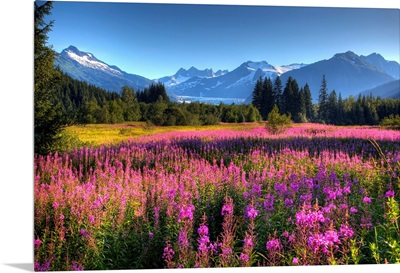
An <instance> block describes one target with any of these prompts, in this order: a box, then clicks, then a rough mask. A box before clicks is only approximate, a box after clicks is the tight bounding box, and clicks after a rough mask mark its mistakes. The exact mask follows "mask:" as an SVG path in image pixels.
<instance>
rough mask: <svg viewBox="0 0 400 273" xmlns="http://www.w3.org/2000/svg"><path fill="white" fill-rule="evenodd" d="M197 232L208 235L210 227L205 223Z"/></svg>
mask: <svg viewBox="0 0 400 273" xmlns="http://www.w3.org/2000/svg"><path fill="white" fill-rule="evenodd" d="M197 233H198V234H199V235H200V236H205V235H208V227H207V226H205V225H201V226H200V227H199V228H198V229H197Z"/></svg>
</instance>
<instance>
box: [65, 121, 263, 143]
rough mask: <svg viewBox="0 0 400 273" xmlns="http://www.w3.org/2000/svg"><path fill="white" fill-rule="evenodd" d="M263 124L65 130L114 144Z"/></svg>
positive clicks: (141, 125)
mask: <svg viewBox="0 0 400 273" xmlns="http://www.w3.org/2000/svg"><path fill="white" fill-rule="evenodd" d="M260 126H263V125H262V124H260V123H240V124H238V123H229V124H219V125H207V126H155V125H152V126H148V125H147V124H146V123H145V122H124V123H119V124H87V125H74V126H70V127H67V128H66V130H67V132H70V133H72V134H73V135H75V136H77V137H78V138H79V140H80V141H83V142H86V143H90V144H93V145H101V144H116V143H118V142H121V141H124V140H129V139H132V138H136V137H140V136H152V135H155V134H160V133H167V132H174V131H202V130H221V129H230V130H249V129H253V128H256V127H260Z"/></svg>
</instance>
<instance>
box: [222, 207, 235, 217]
mask: <svg viewBox="0 0 400 273" xmlns="http://www.w3.org/2000/svg"><path fill="white" fill-rule="evenodd" d="M232 212H233V208H232V205H231V204H225V205H223V206H222V211H221V215H222V216H224V215H230V214H232Z"/></svg>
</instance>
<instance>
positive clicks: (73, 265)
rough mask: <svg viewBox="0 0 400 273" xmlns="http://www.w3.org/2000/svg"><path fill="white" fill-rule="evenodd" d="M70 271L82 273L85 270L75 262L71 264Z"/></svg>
mask: <svg viewBox="0 0 400 273" xmlns="http://www.w3.org/2000/svg"><path fill="white" fill-rule="evenodd" d="M72 270H73V271H84V270H85V268H84V267H83V266H82V265H80V264H78V263H76V262H72Z"/></svg>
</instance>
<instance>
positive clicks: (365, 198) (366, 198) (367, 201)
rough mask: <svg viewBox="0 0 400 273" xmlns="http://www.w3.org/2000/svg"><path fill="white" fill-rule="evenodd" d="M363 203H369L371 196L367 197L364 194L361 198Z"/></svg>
mask: <svg viewBox="0 0 400 273" xmlns="http://www.w3.org/2000/svg"><path fill="white" fill-rule="evenodd" d="M363 203H364V204H370V203H371V198H369V197H368V196H365V197H364V199H363Z"/></svg>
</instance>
